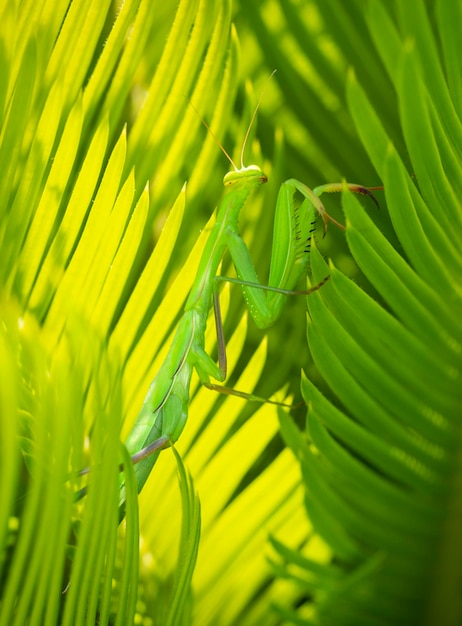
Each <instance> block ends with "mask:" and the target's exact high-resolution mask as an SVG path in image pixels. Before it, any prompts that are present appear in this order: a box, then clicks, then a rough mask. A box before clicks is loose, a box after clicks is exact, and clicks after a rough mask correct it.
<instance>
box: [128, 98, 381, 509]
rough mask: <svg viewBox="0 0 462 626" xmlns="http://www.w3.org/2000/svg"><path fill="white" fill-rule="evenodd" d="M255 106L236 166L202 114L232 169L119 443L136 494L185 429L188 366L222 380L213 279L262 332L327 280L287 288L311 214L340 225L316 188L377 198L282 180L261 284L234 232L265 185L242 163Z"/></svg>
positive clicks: (302, 260)
mask: <svg viewBox="0 0 462 626" xmlns="http://www.w3.org/2000/svg"><path fill="white" fill-rule="evenodd" d="M260 99H261V98H260ZM259 104H260V102H259V103H258V104H257V107H256V109H255V111H254V113H253V116H252V119H251V121H250V124H249V128H248V130H247V133H246V136H245V139H244V142H243V146H242V151H241V167H240V168H238V167H237V166H236V165H235V163H234V162H233V160H232V159H231V157H230V156H229V155H228V153H227V152H226V150H225V149H224V148H223V147H222V146H221V144H220V143H219V142H218V140H217V139H216V137H215V136H214V135H213V133H212V131H211V130H210V128H209V127H208V125H207V124H206V122H205V121H204V120H203V119H202V118H201V119H202V122H203V123H204V124H205V126H206V127H207V129H208V130H209V132H210V133H211V135H212V136H213V138H214V139H215V141H216V142H217V143H218V145H219V147H220V148H221V150H222V151H223V152H224V154H225V155H226V157H227V158H228V159H229V161H230V163H231V165H232V167H233V169H232V170H231V171H230V172H228V173H227V174H226V175H225V177H224V179H223V184H224V186H225V188H226V189H227V193H226V194H225V196H224V198H223V200H222V202H221V203H220V205H219V206H218V208H217V212H216V221H215V224H214V226H213V228H212V230H211V232H210V234H209V237H208V239H207V242H206V244H205V247H204V250H203V253H202V257H201V259H200V262H199V266H198V268H197V274H196V278H195V280H194V282H193V285H192V288H191V291H190V293H189V297H188V298H187V301H186V304H185V307H184V312H183V315H182V317H181V319H180V321H179V324H178V327H177V330H176V333H175V335H174V338H173V340H172V343H171V345H170V349H169V351H168V354H167V356H166V358H165V361H164V362H163V364H162V365H161V367H160V369H159V371H158V373H157V374H156V376H155V377H154V379H153V381H152V383H151V385H150V387H149V390H148V393H147V395H146V397H145V400H144V402H143V405H142V407H141V410H140V412H139V414H138V417H137V419H136V422H135V424H134V426H133V429H132V431H131V433H130V435H129V437H128V439H127V441H126V446H127V449H128V451H129V453H130V454H131V458H132V462H133V463H134V470H135V476H136V482H137V488H138V492H140V491H141V490H142V488H143V486H144V484H145V482H146V480H147V479H148V477H149V474H150V472H151V470H152V468H153V466H154V464H155V462H156V460H157V458H158V455H159V453H160V451H161V450H162V449H164V448H166V447H168V446H170V445H173V444H174V443H175V442H176V441H177V439H178V438H179V436H180V435H181V433H182V431H183V429H184V426H185V423H186V420H187V417H188V406H189V401H190V397H189V394H190V391H189V390H190V383H191V376H192V373H193V370H195V371H196V372H197V374H198V376H199V379H200V381H201V382H202V383H203V384H204V385H206V386H209V387H212V388H216V387H217V385H214V384H212V383H211V379H213V380H215V381H217V382H218V383H222V382H223V381H224V380H225V378H226V350H225V341H224V336H223V328H222V323H221V316H220V309H219V302H218V284H219V282H220V281H229V282H234V283H238V284H240V286H241V289H242V293H243V296H244V300H245V302H246V305H247V308H248V310H249V312H250V314H251V316H252V318H253V320H254V321H255V323H256V325H257V326H258V327H259V328H262V329H264V328H268V327H269V326H271V325H272V324H274V323H275V322H276V321H277V319H278V318H279V316H280V314H281V312H282V309H283V307H284V303H285V299H286V297H287V296H288V295H293V294H305V295H309V294H311V293H313V292H314V291H316V290H318V289H320V288H321V287H322V285H324V284H325V283H326V282H327V280H328V279H329V278H330V276H326V278H324V280H322V281H321V282H320V283H318V284H317V285H314V286H313V287H312V288H311V289H307V290H301V291H295V290H294V289H295V287H296V284H297V282H298V281H299V279H300V278H301V277H302V276H303V275H304V274H305V273H306V272H307V270H308V266H309V257H310V246H311V240H312V236H313V233H314V230H315V223H316V221H317V218H318V217H321V218H322V220H323V223H324V233H325V232H326V229H327V223H328V221H331V222H333V223H335V224H336V225H337V226H339V227H340V228H343V226H342V225H341V224H339V223H338V222H337V221H336V220H335V219H333V218H332V217H331V216H330V215H328V213H327V211H326V209H325V208H324V205H323V203H322V202H321V199H320V196H321V195H322V194H323V193H328V192H339V191H342V190H344V189H349V190H350V191H352V192H355V193H360V194H364V195H367V196H369V197H371V198H372V199H373V200H374V202H375V203H377V201H376V200H375V197H374V195H373V194H372V192H371V191H370V189H373V188H367V187H363V186H361V185H357V184H352V183H334V184H327V185H322V186H319V187H316V188H314V189H310V188H309V187H307V186H306V185H304V184H303V183H302V182H300V181H298V180H295V179H293V178H291V179H289V180H286V181H285V182H284V183H283V184H282V185H281V188H280V190H279V193H278V197H277V202H276V209H275V217H274V235H273V244H272V249H271V260H270V270H269V279H268V284H267V285H262V284H261V283H260V281H259V279H258V277H257V274H256V271H255V268H254V265H253V263H252V260H251V256H250V252H249V250H248V248H247V246H246V244H245V242H244V240H243V239H242V237H241V235H240V233H239V229H238V218H239V214H240V212H241V211H242V209H243V208H244V207H245V205H246V202H247V201H248V197H249V194H250V192H251V191H252V190H254V189H257V188H258V187H260V186H261V185H264V184H265V183H266V182H267V177H266V175H265V174H264V172H263V171H262V170H261V169H260V167H258V166H257V165H249V166H247V167H246V166H244V151H245V145H246V141H247V138H248V136H249V131H250V128H251V126H252V123H253V121H254V118H255V115H256V112H257V110H258V106H259ZM193 108H194V107H193ZM199 117H200V116H199ZM296 194H300V197H301V198H303V200H302V202H301V204H300V206H299V207H297V206H296V204H295V202H294V200H295V196H296ZM225 251H228V252H229V254H230V256H231V260H232V262H233V264H234V267H235V269H236V274H237V278H227V277H222V276H217V272H218V267H219V265H220V262H221V259H222V257H223V255H224V253H225ZM212 303H213V304H212ZM212 305H213V306H214V311H215V325H216V331H217V346H218V363H216V362H215V361H214V360H213V359H212V357H211V356H210V355H209V354H207V352H206V351H205V345H204V340H205V330H206V324H207V318H208V313H209V310H210V307H211V306H212ZM124 489H125V488H124V485H123V483H122V486H121V506H123V504H124V497H125V496H124Z"/></svg>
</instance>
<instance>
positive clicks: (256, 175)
mask: <svg viewBox="0 0 462 626" xmlns="http://www.w3.org/2000/svg"><path fill="white" fill-rule="evenodd" d="M267 181H268V177H267V176H266V174H265V173H264V172H262V171H261V169H260V168H259V167H258V165H248V166H247V167H242V168H241V169H240V170H238V169H237V168H236V169H235V170H231V171H230V172H228V173H227V174H225V176H224V178H223V185H224V186H225V187H239V186H243V187H257V186H258V185H264V184H265V183H266V182H267Z"/></svg>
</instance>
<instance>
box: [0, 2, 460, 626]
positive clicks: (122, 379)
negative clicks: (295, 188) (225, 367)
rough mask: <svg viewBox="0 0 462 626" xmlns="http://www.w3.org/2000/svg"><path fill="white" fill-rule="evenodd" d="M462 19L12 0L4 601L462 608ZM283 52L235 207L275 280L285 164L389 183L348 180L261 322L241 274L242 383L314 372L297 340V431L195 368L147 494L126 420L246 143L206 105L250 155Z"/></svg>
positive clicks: (202, 618)
mask: <svg viewBox="0 0 462 626" xmlns="http://www.w3.org/2000/svg"><path fill="white" fill-rule="evenodd" d="M231 16H232V18H233V20H234V24H235V25H234V26H232V25H231ZM461 21H462V15H461V9H460V7H459V5H458V3H456V2H449V1H448V0H438V1H437V0H435V1H434V2H427V3H421V2H417V1H416V0H410V1H409V2H405V3H404V2H401V3H399V2H386V1H385V0H369V1H368V0H352V1H350V2H348V3H343V4H342V3H340V2H336V1H335V0H322V1H321V0H319V1H318V0H290V1H289V0H287V1H283V2H281V1H279V0H265V1H264V2H258V3H257V2H241V3H240V4H238V3H237V2H236V3H234V4H233V5H231V1H230V0H226V1H224V2H214V1H213V0H181V2H179V4H178V6H177V3H176V2H164V3H161V4H158V3H157V4H156V7H153V4H152V2H149V0H127V1H126V2H124V3H120V5H119V4H117V6H116V7H114V6H112V4H111V2H109V0H105V1H104V2H99V3H97V4H95V3H94V2H91V1H89V0H74V1H73V2H72V3H69V1H68V0H48V2H45V3H35V2H22V3H17V2H10V1H9V0H1V1H0V24H1V26H0V42H1V45H0V119H1V133H0V164H1V168H2V177H1V180H0V191H1V192H0V198H1V203H0V250H1V263H0V315H1V319H0V372H1V376H0V477H1V478H0V481H1V486H0V625H1V626H3V624H5V625H6V624H8V626H9V625H11V624H17V625H18V626H19V625H21V626H22V625H23V624H26V623H27V624H32V625H35V624H50V625H52V624H58V623H59V624H95V623H100V624H108V623H110V624H129V623H133V622H136V623H145V624H147V625H148V624H162V625H163V624H188V623H191V624H201V626H202V625H203V624H224V625H226V624H239V625H240V626H241V625H249V626H251V625H252V626H255V625H260V624H265V625H269V626H271V624H279V623H285V622H293V623H312V624H337V623H338V624H355V625H357V624H396V623H403V624H411V623H424V622H425V620H426V621H427V623H428V624H433V623H438V624H455V623H459V622H460V614H461V607H460V604H459V601H458V597H459V596H460V593H459V592H460V584H459V581H460V565H459V563H460V552H461V546H460V539H459V533H458V527H459V526H460V517H461V513H460V511H461V503H460V495H459V494H460V462H459V456H460V453H459V450H460V433H459V425H458V416H459V415H460V358H461V356H460V354H461V345H460V332H459V327H460V323H459V319H460V313H461V311H460V309H461V290H460V285H459V283H460V281H459V276H460V269H461V265H462V260H461V255H460V226H461V222H462V218H461V210H460V197H461V192H462V189H461V187H462V184H461V180H462V177H461V172H460V169H461V168H460V162H461V158H460V157H461V154H460V152H461V149H460V146H461V145H462V142H461V126H460V120H459V111H460V104H461V98H462V86H461V72H460V63H461V61H460V55H459V47H460V46H459V45H458V41H459V33H458V30H459V28H458V25H459V24H460V23H461ZM275 68H276V69H277V70H278V71H277V74H276V75H275V77H274V78H273V79H272V80H271V81H270V83H269V84H268V88H267V90H266V92H265V96H264V99H263V102H262V106H261V110H260V112H259V115H258V129H256V128H253V129H252V133H251V139H250V141H249V143H248V147H247V150H246V155H245V160H246V163H250V162H257V163H259V164H260V165H262V166H263V168H264V170H265V172H266V173H267V174H268V175H269V178H270V182H269V184H268V185H267V189H262V190H261V191H260V190H259V192H258V194H255V196H254V197H253V198H252V200H251V202H250V203H249V204H248V206H246V210H245V212H244V214H243V216H242V224H241V226H242V228H243V230H244V231H245V237H246V240H247V242H248V245H249V248H251V250H252V254H253V256H254V257H255V258H256V259H257V269H258V270H259V271H260V273H261V276H262V277H263V276H264V275H265V271H266V270H267V264H268V254H267V251H268V245H269V244H268V241H269V240H270V237H271V228H272V217H273V207H274V203H275V197H276V193H277V190H278V187H279V184H280V182H281V181H282V180H284V179H285V178H288V177H296V178H299V179H300V180H302V181H303V182H305V183H306V184H308V185H313V186H314V185H317V184H322V183H324V182H333V181H336V180H341V179H342V178H345V179H347V180H349V181H353V182H359V183H362V184H366V185H371V186H373V185H380V184H383V185H384V186H385V193H384V194H382V193H381V192H378V194H377V195H378V199H379V202H380V205H381V209H380V211H378V212H377V211H376V210H375V209H374V208H373V207H369V205H367V204H366V201H364V202H361V203H359V202H358V201H357V200H356V199H355V198H352V197H350V196H349V195H345V197H344V198H343V208H344V212H345V221H346V226H347V228H346V233H343V232H341V231H336V230H334V228H332V227H331V228H329V232H328V234H327V236H326V238H325V239H324V240H322V241H321V240H319V241H318V245H319V251H320V253H321V254H320V253H319V252H318V251H315V253H314V255H313V263H312V270H313V278H312V280H313V282H314V281H318V280H320V279H321V278H324V276H325V275H326V274H327V273H328V272H330V273H331V280H330V281H329V283H328V284H326V285H325V286H324V287H323V288H322V289H321V290H320V291H318V292H317V293H316V294H314V295H312V296H310V297H309V298H308V299H307V304H306V303H305V302H304V301H303V299H302V298H299V299H294V301H293V302H291V303H290V305H289V309H288V312H287V313H286V314H285V315H284V316H283V319H281V322H280V323H279V324H278V326H277V328H275V329H272V330H271V331H270V332H269V333H268V338H267V339H266V338H265V339H262V335H261V333H257V331H256V330H255V329H253V328H251V327H250V328H249V329H247V319H246V317H245V316H243V314H242V311H243V306H242V303H241V298H240V296H239V294H238V289H235V288H234V287H231V288H230V287H225V288H224V289H223V304H222V307H223V310H224V312H225V333H226V336H227V352H228V361H229V373H230V378H231V381H230V384H231V385H233V386H235V387H236V388H238V389H243V390H247V391H249V392H252V391H253V390H254V388H255V387H256V386H257V385H258V391H257V393H258V395H264V396H268V397H269V396H270V395H271V394H273V393H275V392H276V391H277V390H278V389H280V388H281V387H282V386H286V389H287V385H289V389H290V391H291V392H292V393H295V394H297V395H298V394H299V391H298V387H299V380H300V374H299V372H300V368H301V367H302V366H303V367H304V368H305V371H306V376H304V377H303V382H302V392H303V396H304V398H305V400H306V402H307V404H308V407H309V408H308V416H307V421H306V429H302V430H301V429H300V427H299V425H300V423H301V421H298V418H297V420H293V419H292V417H289V416H288V415H286V414H284V415H282V414H281V415H280V417H279V420H278V416H277V411H276V410H275V409H274V407H272V406H271V405H268V404H266V405H262V406H257V407H256V408H255V407H252V406H250V403H248V402H246V401H244V400H242V399H240V398H235V397H217V396H216V395H214V394H213V393H211V392H210V391H207V390H204V389H202V388H200V386H199V384H198V381H197V380H196V379H194V380H193V396H192V401H191V406H190V416H189V421H188V424H187V427H186V429H185V431H184V433H183V435H182V437H181V439H180V441H179V442H178V444H177V447H176V450H175V452H174V453H173V454H172V453H170V452H164V453H162V455H161V457H160V459H159V462H158V464H157V465H156V467H155V470H154V472H153V474H152V476H151V478H150V480H149V481H148V483H147V485H146V487H145V489H144V490H143V492H142V494H141V496H140V498H139V500H138V498H137V497H136V489H135V487H134V483H133V472H132V471H131V465H130V462H129V460H128V459H127V453H126V450H125V448H124V446H122V445H121V444H120V441H124V440H125V438H126V435H127V434H128V432H129V431H130V428H131V426H132V424H133V421H134V419H135V417H136V415H137V413H138V410H139V407H140V405H141V403H142V401H143V398H144V396H145V393H146V391H147V389H148V386H149V383H150V381H151V380H152V378H153V376H154V374H155V372H156V371H157V369H158V367H159V365H160V363H161V362H162V359H163V358H164V356H165V353H166V351H167V349H168V346H169V343H170V340H171V337H172V333H173V332H174V330H175V324H176V321H177V319H178V317H179V315H180V314H181V311H182V307H183V304H184V301H185V298H186V296H187V293H188V290H189V287H190V285H191V283H192V280H193V278H194V275H195V268H196V266H197V262H198V260H199V258H200V254H201V251H202V248H203V245H204V242H205V241H206V238H207V235H208V230H209V228H210V225H211V224H212V223H213V222H212V220H213V217H211V216H212V213H213V208H214V206H215V205H216V204H217V203H218V201H219V200H220V197H221V194H222V183H221V180H222V176H223V174H224V173H225V171H226V167H227V164H226V161H225V159H224V157H223V155H222V154H221V153H220V151H219V149H218V148H217V146H216V143H215V142H214V140H213V138H212V137H211V136H210V135H209V134H207V132H206V131H205V129H204V128H203V126H202V124H201V122H200V120H199V118H198V116H197V114H196V113H195V111H194V110H193V108H192V107H191V106H189V103H188V101H191V102H192V103H193V104H194V107H195V108H196V109H197V110H198V111H200V114H201V115H202V116H203V117H204V118H205V119H206V120H207V122H208V123H209V124H210V127H211V128H212V130H213V132H214V133H215V134H216V135H217V137H218V139H219V140H220V141H222V142H223V143H224V145H225V147H226V149H227V150H229V151H230V153H231V154H232V156H233V158H235V159H236V160H239V158H240V156H239V153H240V148H241V145H242V140H243V137H244V134H245V129H246V126H247V124H248V121H249V119H250V116H251V112H252V110H253V108H254V105H255V102H256V99H257V98H256V97H255V95H254V91H255V93H257V94H258V93H259V92H260V91H261V88H262V86H263V84H264V82H265V81H266V80H267V77H268V76H269V74H270V73H271V71H272V70H273V69H275ZM241 77H245V78H249V79H251V80H252V82H253V83H254V84H255V89H253V88H252V85H251V83H250V82H248V83H246V85H245V88H242V86H241ZM254 137H258V138H259V141H260V142H261V143H259V142H257V141H256V140H255V139H254ZM185 181H187V182H186V185H185ZM326 203H327V207H328V210H329V212H332V213H333V212H335V211H338V204H339V203H338V198H337V199H330V198H329V199H328V201H326ZM363 206H364V207H365V208H363ZM201 231H202V232H201ZM326 257H329V259H330V261H329V264H327V263H326V262H325V261H324V260H323V258H326ZM226 263H227V260H225V261H224V268H223V271H224V273H226V272H227V271H228V270H227V268H226ZM305 305H306V306H307V307H308V312H309V317H308V330H307V336H308V344H309V348H310V352H311V355H312V358H311V356H310V354H309V352H308V348H307V349H306V350H305V348H304V346H305V339H304V337H305V323H304V320H305V317H304V307H305ZM214 346H215V337H214V328H213V323H212V324H209V329H208V336H207V349H208V350H210V351H211V352H213V349H214ZM267 351H268V353H269V358H268V359H266V354H267ZM275 363H277V367H275V366H274V364H275ZM282 397H283V396H282V394H281V398H282ZM298 397H299V396H298ZM289 401H290V400H289ZM303 413H304V412H302V414H301V415H299V416H298V417H300V418H301V420H304V418H305V416H304V414H303ZM297 424H298V425H297ZM281 428H282V434H283V437H284V439H285V441H286V442H287V444H288V445H289V446H290V448H292V451H293V452H295V455H294V454H293V453H292V451H291V450H290V449H289V448H286V449H282V451H281V448H282V444H281V441H280V440H279V431H280V429H281ZM120 463H122V464H123V465H124V471H125V474H126V482H127V516H126V521H124V523H123V524H121V525H120V526H119V525H118V489H119V464H120ZM84 467H91V471H90V473H89V474H88V475H84V476H82V475H81V474H80V473H79V471H80V470H81V469H82V468H84ZM185 468H187V469H185ZM191 477H193V478H191ZM193 481H194V482H193ZM81 489H84V490H86V491H85V493H86V496H85V497H84V498H82V499H81V500H79V501H76V500H75V494H76V493H79V490H81ZM197 494H199V495H200V499H201V505H200V507H199V501H198V496H197ZM304 494H305V503H306V510H305V506H304V505H303V495H304ZM306 512H307V513H308V515H306ZM199 535H200V542H199ZM269 535H272V537H273V539H272V541H271V545H269V543H268V536H269ZM268 557H269V558H268ZM63 590H65V593H64V594H63V593H62V592H63Z"/></svg>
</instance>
